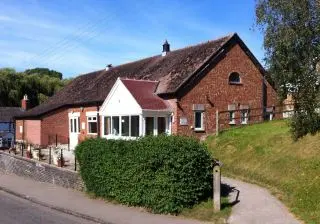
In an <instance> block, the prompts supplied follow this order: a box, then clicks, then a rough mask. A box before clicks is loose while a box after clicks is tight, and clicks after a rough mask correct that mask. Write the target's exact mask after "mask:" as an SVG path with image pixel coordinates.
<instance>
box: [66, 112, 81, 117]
mask: <svg viewBox="0 0 320 224" xmlns="http://www.w3.org/2000/svg"><path fill="white" fill-rule="evenodd" d="M68 117H80V112H69V113H68Z"/></svg>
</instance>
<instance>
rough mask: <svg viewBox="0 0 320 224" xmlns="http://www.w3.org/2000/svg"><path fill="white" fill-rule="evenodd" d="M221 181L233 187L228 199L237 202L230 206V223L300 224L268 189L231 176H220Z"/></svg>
mask: <svg viewBox="0 0 320 224" xmlns="http://www.w3.org/2000/svg"><path fill="white" fill-rule="evenodd" d="M222 183H224V184H227V185H229V186H230V187H231V188H233V187H234V188H235V189H236V190H234V191H233V192H232V193H231V194H230V196H229V197H230V199H229V200H230V201H231V202H232V201H236V197H237V194H238V192H239V197H238V203H236V204H235V205H234V206H233V207H232V213H231V216H230V217H229V219H228V222H229V223H230V224H300V223H301V222H300V221H298V220H297V219H296V218H295V217H294V216H293V215H292V214H291V213H290V212H289V211H288V209H287V208H286V207H285V206H284V205H283V204H282V203H281V202H280V201H279V200H278V199H277V198H275V197H274V196H273V195H271V194H270V193H269V191H268V190H266V189H264V188H262V187H259V186H257V185H254V184H248V183H244V182H242V181H238V180H234V179H231V178H226V177H223V178H222Z"/></svg>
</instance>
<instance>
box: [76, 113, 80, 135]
mask: <svg viewBox="0 0 320 224" xmlns="http://www.w3.org/2000/svg"><path fill="white" fill-rule="evenodd" d="M76 119H77V123H78V126H77V133H80V117H77V118H76Z"/></svg>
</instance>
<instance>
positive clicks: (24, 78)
mask: <svg viewBox="0 0 320 224" xmlns="http://www.w3.org/2000/svg"><path fill="white" fill-rule="evenodd" d="M50 74H51V75H50ZM56 74H58V75H56ZM59 74H61V73H60V72H56V71H52V70H49V69H30V70H26V71H25V72H16V71H15V70H14V69H11V68H2V69H0V106H20V101H21V99H22V97H23V95H24V94H27V95H28V97H29V100H30V105H31V106H37V105H38V104H40V103H43V102H45V101H46V100H47V99H48V98H49V97H50V96H52V95H54V94H55V93H56V92H57V91H59V90H60V89H62V88H63V87H64V86H65V85H66V84H68V83H69V82H70V80H71V79H63V80H61V79H60V77H62V74H61V75H59Z"/></svg>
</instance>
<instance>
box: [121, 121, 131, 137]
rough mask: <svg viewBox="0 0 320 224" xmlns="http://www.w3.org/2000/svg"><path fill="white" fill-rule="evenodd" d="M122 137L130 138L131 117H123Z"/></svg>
mask: <svg viewBox="0 0 320 224" xmlns="http://www.w3.org/2000/svg"><path fill="white" fill-rule="evenodd" d="M121 136H129V116H122V117H121Z"/></svg>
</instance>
